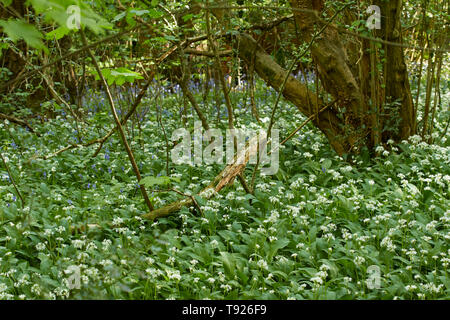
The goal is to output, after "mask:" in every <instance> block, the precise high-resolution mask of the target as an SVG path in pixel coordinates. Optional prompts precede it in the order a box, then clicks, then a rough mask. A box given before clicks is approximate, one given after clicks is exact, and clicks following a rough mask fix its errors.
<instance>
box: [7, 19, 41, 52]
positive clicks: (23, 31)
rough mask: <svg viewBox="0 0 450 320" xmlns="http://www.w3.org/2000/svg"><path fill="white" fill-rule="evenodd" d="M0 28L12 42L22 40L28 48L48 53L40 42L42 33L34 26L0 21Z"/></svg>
mask: <svg viewBox="0 0 450 320" xmlns="http://www.w3.org/2000/svg"><path fill="white" fill-rule="evenodd" d="M0 26H1V27H3V32H4V33H6V34H7V35H8V37H9V38H11V40H12V41H13V42H16V41H17V40H19V39H23V40H25V42H26V43H27V44H28V45H29V46H31V47H33V48H36V49H39V50H44V51H45V52H48V49H47V47H45V45H44V43H43V42H42V38H43V36H42V33H40V32H39V30H38V29H36V27H35V26H33V25H31V24H29V23H26V22H25V21H23V20H8V21H6V20H0Z"/></svg>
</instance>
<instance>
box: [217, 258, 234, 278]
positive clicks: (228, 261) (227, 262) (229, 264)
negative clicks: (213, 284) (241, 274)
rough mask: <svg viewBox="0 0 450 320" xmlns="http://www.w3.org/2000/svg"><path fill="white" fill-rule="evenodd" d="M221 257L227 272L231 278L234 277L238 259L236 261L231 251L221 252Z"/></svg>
mask: <svg viewBox="0 0 450 320" xmlns="http://www.w3.org/2000/svg"><path fill="white" fill-rule="evenodd" d="M220 258H221V260H222V263H223V268H224V270H225V274H226V275H227V276H228V277H229V278H230V279H234V275H235V270H236V261H235V259H234V257H233V256H232V255H231V254H230V253H229V252H221V253H220Z"/></svg>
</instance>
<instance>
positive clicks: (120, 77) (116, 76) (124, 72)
mask: <svg viewBox="0 0 450 320" xmlns="http://www.w3.org/2000/svg"><path fill="white" fill-rule="evenodd" d="M92 74H94V75H95V79H96V80H99V79H100V77H99V75H98V73H97V71H96V70H92ZM102 75H103V76H104V77H105V79H106V81H107V82H108V84H109V85H111V84H113V83H115V84H117V85H122V84H124V83H125V82H129V83H133V82H134V81H135V80H136V79H144V77H143V76H142V75H140V74H139V73H137V72H134V71H131V70H129V69H127V68H123V67H121V68H116V69H107V68H105V69H102Z"/></svg>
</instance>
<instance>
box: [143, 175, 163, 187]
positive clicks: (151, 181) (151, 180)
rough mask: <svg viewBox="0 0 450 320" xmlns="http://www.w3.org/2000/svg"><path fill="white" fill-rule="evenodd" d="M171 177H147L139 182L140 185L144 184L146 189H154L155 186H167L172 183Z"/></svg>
mask: <svg viewBox="0 0 450 320" xmlns="http://www.w3.org/2000/svg"><path fill="white" fill-rule="evenodd" d="M170 180H171V179H170V177H166V176H160V177H151V176H150V177H145V178H143V179H141V181H139V184H142V185H144V186H146V187H153V186H154V185H166V184H169V183H170Z"/></svg>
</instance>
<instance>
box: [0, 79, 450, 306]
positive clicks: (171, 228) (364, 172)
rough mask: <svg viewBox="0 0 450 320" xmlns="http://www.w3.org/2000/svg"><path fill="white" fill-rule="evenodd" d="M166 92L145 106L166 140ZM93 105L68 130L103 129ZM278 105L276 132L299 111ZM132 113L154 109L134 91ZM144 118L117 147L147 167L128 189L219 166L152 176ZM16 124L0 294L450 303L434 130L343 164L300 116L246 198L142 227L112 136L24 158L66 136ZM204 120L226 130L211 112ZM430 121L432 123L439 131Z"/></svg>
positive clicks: (243, 118) (157, 147)
mask: <svg viewBox="0 0 450 320" xmlns="http://www.w3.org/2000/svg"><path fill="white" fill-rule="evenodd" d="M112 89H113V90H114V87H113V88H112ZM152 90H154V91H156V90H159V89H157V88H153V89H152ZM255 95H256V97H255V98H256V101H264V102H266V103H265V104H264V105H260V106H259V107H260V109H259V110H260V113H261V118H262V120H263V122H267V121H268V118H267V117H268V116H270V114H271V109H270V102H271V101H272V99H274V96H275V95H274V93H273V91H272V90H268V89H267V88H265V87H261V86H260V85H259V84H258V86H257V90H256V92H255ZM196 97H197V98H198V99H201V97H200V94H196ZM102 98H103V100H102ZM179 98H180V97H179V96H178V94H177V93H174V94H167V95H166V96H165V98H164V99H163V100H162V101H161V102H160V107H161V108H162V109H163V110H164V111H165V112H162V121H163V122H164V123H165V126H166V130H167V131H168V134H169V136H170V132H171V131H173V130H174V129H176V128H178V127H180V126H181V125H182V122H181V121H180V120H179V119H178V118H177V117H173V116H170V114H169V112H170V113H176V112H179V106H180V105H182V103H179V102H178V99H179ZM232 98H233V99H235V101H236V106H237V107H236V114H237V117H236V126H237V127H239V126H243V125H248V124H249V123H252V121H253V120H252V119H251V116H250V115H249V112H246V111H245V107H244V106H243V105H242V104H239V103H242V101H245V93H243V92H234V93H232ZM444 99H445V100H444V101H443V102H445V101H447V100H448V97H444ZM97 101H100V102H101V103H103V104H100V109H99V110H97V113H90V116H91V117H90V118H89V119H88V121H90V123H91V125H92V126H93V127H94V129H93V130H92V129H91V128H90V129H87V128H86V129H82V132H81V134H82V137H83V141H88V140H90V139H96V138H98V135H99V133H98V132H100V133H102V132H104V131H105V130H104V128H109V127H110V126H111V119H110V117H108V114H107V110H108V105H107V104H105V103H104V97H103V96H102V95H97V94H93V95H92V97H91V98H90V99H89V100H88V102H87V103H88V105H87V106H86V107H88V108H91V107H93V106H96V105H97V103H98V102H97ZM267 102H269V103H267ZM207 103H209V104H211V105H212V103H213V93H211V94H210V95H209V96H208V100H207ZM281 103H282V106H281V107H280V117H279V127H280V128H281V133H280V136H286V135H287V134H288V133H289V132H291V130H292V129H294V128H296V127H297V125H298V123H301V122H302V121H303V120H304V118H303V117H302V116H300V115H298V113H297V112H296V111H295V109H294V107H293V106H291V105H289V104H286V103H284V102H281ZM266 105H267V106H266ZM142 107H148V108H150V109H151V108H155V106H154V101H153V100H150V99H144V102H143V106H142ZM151 110H152V109H151ZM151 116H153V115H152V114H151V113H150V117H148V118H146V119H145V120H143V121H142V123H141V126H142V132H141V133H140V134H136V135H135V136H134V139H133V141H132V143H131V145H132V146H134V149H135V150H139V146H141V147H142V150H145V152H137V151H136V152H135V156H136V161H137V163H138V165H139V166H140V169H141V172H142V174H143V175H147V176H146V177H145V178H143V179H142V180H141V181H140V182H139V183H141V184H144V185H145V186H146V187H148V190H149V192H151V191H150V189H157V188H160V189H164V188H166V187H167V186H168V184H169V183H170V184H171V187H173V188H175V189H176V190H180V191H182V192H183V193H190V194H193V195H195V194H196V193H198V192H199V191H200V190H201V189H202V188H204V186H205V185H207V184H208V183H209V182H210V181H211V179H213V178H214V177H215V176H216V174H217V173H218V172H220V170H221V169H222V166H220V165H202V166H200V167H192V166H190V165H173V164H171V172H170V174H167V173H164V172H165V143H164V139H163V137H162V133H161V129H160V127H159V124H158V122H157V121H156V120H155V118H154V117H153V118H152V117H151ZM266 118H267V119H266ZM193 121H194V119H193V118H189V123H188V126H192V123H191V122H193ZM31 124H32V126H33V127H34V128H35V129H36V130H37V131H38V132H40V133H41V135H42V136H41V137H40V138H38V137H36V136H35V135H33V134H31V133H30V132H27V131H25V130H23V129H22V128H21V127H14V126H12V125H10V124H9V125H7V126H6V125H5V124H3V123H2V124H0V126H1V130H0V141H1V145H2V146H4V149H3V150H2V152H3V154H4V156H5V157H6V158H7V161H8V163H9V164H10V168H11V170H12V175H13V176H14V177H18V179H17V181H18V183H19V188H21V190H22V193H23V194H24V197H25V199H26V206H25V208H22V207H21V205H20V201H19V200H18V199H17V198H18V197H17V194H16V193H15V190H14V188H13V186H12V185H11V183H10V182H9V181H8V176H7V172H6V170H5V169H4V167H0V289H1V290H0V299H25V298H31V299H52V298H56V299H168V298H176V299H205V298H209V299H393V298H395V297H397V298H400V299H449V297H450V283H449V281H448V271H447V270H448V263H449V258H450V257H449V249H450V248H449V242H448V232H449V230H450V226H449V210H448V207H449V205H450V197H449V178H448V177H449V175H450V171H449V159H448V152H449V150H448V148H449V147H448V141H447V139H448V134H447V135H446V136H445V137H444V138H443V139H442V140H440V141H439V143H440V145H429V144H427V143H425V142H422V141H421V140H420V138H419V137H416V136H414V137H411V139H410V141H408V142H404V143H402V144H400V145H399V146H394V145H391V144H389V145H387V146H385V148H384V149H383V150H378V151H379V154H380V157H378V158H376V159H374V160H372V161H369V162H367V163H366V162H364V161H363V159H362V158H358V159H356V164H355V165H353V166H350V165H349V164H348V163H345V162H344V161H342V159H341V158H339V157H337V156H336V155H335V154H334V153H333V152H332V150H331V149H330V147H329V145H328V143H327V141H326V140H325V139H324V137H323V135H321V134H320V133H319V132H317V131H316V130H314V129H313V127H312V126H308V127H307V128H304V129H303V130H302V131H301V132H299V133H298V134H297V135H296V136H295V137H294V138H293V139H292V140H290V141H289V142H288V143H287V144H286V146H285V148H283V149H282V151H281V152H280V169H281V170H283V172H284V174H283V175H280V176H277V175H274V176H260V175H259V174H257V178H256V186H255V187H256V191H255V194H254V195H249V194H246V193H245V191H244V190H243V188H242V187H241V186H240V185H239V184H238V182H235V183H234V184H233V185H232V186H230V187H228V188H226V189H225V190H222V192H221V193H220V194H219V195H217V196H216V197H214V198H212V199H211V200H205V199H201V198H200V197H198V196H196V199H197V201H198V203H199V205H200V206H201V209H202V213H200V212H197V210H196V208H195V207H192V208H183V209H182V210H181V211H180V212H179V213H177V214H175V215H173V216H170V217H167V218H163V219H159V220H158V221H155V222H148V221H144V220H142V219H141V218H140V215H141V214H142V213H145V212H146V211H147V208H146V206H145V204H144V202H143V200H142V197H141V195H140V194H139V188H138V185H137V183H136V179H135V177H134V175H133V174H132V168H131V166H130V164H129V162H128V159H127V156H126V154H124V152H123V149H122V146H121V143H120V140H119V137H118V136H116V135H113V136H112V137H111V138H110V140H108V141H107V143H105V145H104V146H103V149H102V151H101V152H100V154H99V155H98V156H97V157H96V158H92V151H93V149H91V148H78V149H73V150H69V151H66V152H64V153H62V154H60V155H59V156H58V157H52V158H49V159H48V160H33V161H31V162H30V163H29V164H27V159H29V158H31V157H32V156H33V155H35V153H37V154H39V155H44V154H50V153H52V152H54V151H55V150H57V149H58V148H60V147H61V146H65V145H66V144H67V143H68V141H67V140H69V142H70V143H72V142H74V143H75V142H76V140H75V138H76V136H75V135H74V128H73V127H72V126H71V125H72V124H73V123H72V121H71V120H70V119H69V118H65V117H62V116H58V117H57V118H56V119H53V120H51V121H48V122H44V123H40V122H32V123H31ZM219 127H220V128H222V129H225V128H226V127H227V121H226V118H222V119H220V121H219ZM444 127H445V122H444V121H442V122H439V123H437V129H438V130H440V131H442V130H444ZM97 131H98V132H97ZM12 137H13V138H14V139H12ZM400 150H403V152H401V153H400ZM19 168H20V169H19ZM252 168H253V166H249V168H248V169H247V170H246V172H245V173H246V176H247V177H248V176H251V172H252V171H251V170H252ZM158 174H163V175H160V176H158ZM164 174H165V175H164ZM181 197H182V196H181V195H179V194H176V193H174V192H155V193H154V194H152V201H153V202H154V204H155V206H156V207H161V206H164V205H165V204H168V203H171V202H173V201H176V200H179V199H180V198H181ZM86 225H93V226H94V227H91V228H88V229H87V230H86V229H85V227H86ZM371 266H377V267H378V268H379V270H380V288H379V289H376V288H375V289H371V288H370V287H369V286H368V284H367V282H366V281H367V279H368V268H369V267H371ZM74 267H78V268H80V275H81V288H80V289H76V288H70V287H69V285H68V282H67V281H68V280H67V279H68V277H69V276H71V275H72V274H73V273H72V271H71V270H73V268H74Z"/></svg>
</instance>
